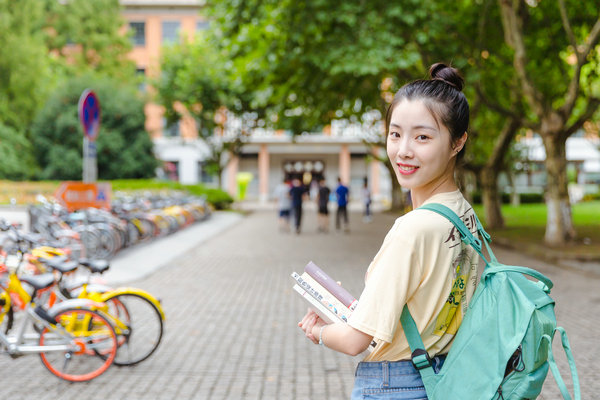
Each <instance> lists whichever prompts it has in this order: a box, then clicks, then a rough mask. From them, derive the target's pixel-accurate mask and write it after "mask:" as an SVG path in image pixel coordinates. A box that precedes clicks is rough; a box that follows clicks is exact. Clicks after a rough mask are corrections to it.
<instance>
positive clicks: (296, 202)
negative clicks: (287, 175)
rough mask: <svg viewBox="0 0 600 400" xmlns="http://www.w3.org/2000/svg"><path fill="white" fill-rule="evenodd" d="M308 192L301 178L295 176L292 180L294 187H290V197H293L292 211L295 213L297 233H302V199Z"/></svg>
mask: <svg viewBox="0 0 600 400" xmlns="http://www.w3.org/2000/svg"><path fill="white" fill-rule="evenodd" d="M304 193H306V188H305V187H304V185H303V184H302V182H300V179H298V178H295V179H294V180H293V181H292V188H291V189H290V197H291V198H292V212H293V213H294V226H295V228H296V233H300V226H301V224H302V200H303V197H304Z"/></svg>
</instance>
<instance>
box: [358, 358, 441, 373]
mask: <svg viewBox="0 0 600 400" xmlns="http://www.w3.org/2000/svg"><path fill="white" fill-rule="evenodd" d="M445 359H446V356H445V355H438V356H435V357H433V358H432V359H431V365H432V366H433V370H434V371H435V372H436V373H438V372H439V370H440V369H441V368H442V365H443V364H444V360H445ZM415 373H416V374H418V373H419V371H418V370H417V369H416V368H415V366H414V364H413V363H412V361H410V360H406V361H404V360H403V361H362V362H360V363H358V366H357V367H356V372H355V374H354V375H355V376H357V377H358V376H361V377H370V378H376V377H382V378H385V377H388V376H395V375H408V374H415Z"/></svg>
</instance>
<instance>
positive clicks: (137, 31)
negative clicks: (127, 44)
mask: <svg viewBox="0 0 600 400" xmlns="http://www.w3.org/2000/svg"><path fill="white" fill-rule="evenodd" d="M129 29H131V30H132V32H133V34H132V35H131V43H132V44H133V45H134V46H145V45H146V23H145V22H130V23H129Z"/></svg>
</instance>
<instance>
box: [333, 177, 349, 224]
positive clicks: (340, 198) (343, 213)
mask: <svg viewBox="0 0 600 400" xmlns="http://www.w3.org/2000/svg"><path fill="white" fill-rule="evenodd" d="M335 195H336V196H337V210H336V212H335V229H336V230H338V231H339V230H340V229H341V223H340V220H341V219H343V220H344V231H345V232H350V226H349V224H348V210H347V207H348V200H349V199H350V190H349V189H348V187H347V186H345V185H344V184H343V183H342V178H340V177H338V186H337V188H336V189H335Z"/></svg>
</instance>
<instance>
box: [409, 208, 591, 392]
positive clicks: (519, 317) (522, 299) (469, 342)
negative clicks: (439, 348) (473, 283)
mask: <svg viewBox="0 0 600 400" xmlns="http://www.w3.org/2000/svg"><path fill="white" fill-rule="evenodd" d="M420 208H421V209H427V210H431V211H434V212H436V213H438V214H441V215H443V216H444V217H446V218H447V219H448V220H450V221H451V222H452V223H453V224H454V226H455V227H456V228H457V229H458V231H459V232H460V235H461V238H462V240H463V242H465V243H466V244H468V245H471V246H473V248H474V249H475V250H476V251H477V253H479V255H480V256H481V257H482V258H483V259H484V260H485V262H486V265H485V269H484V271H483V273H482V276H481V280H480V282H479V285H478V287H477V289H476V290H475V293H474V295H473V298H472V299H471V302H470V303H469V307H468V309H467V312H466V313H465V316H464V319H463V321H462V324H461V326H460V328H459V330H458V332H457V334H456V337H455V339H454V342H453V344H452V347H451V349H450V352H449V353H448V356H447V358H446V360H445V362H444V364H443V366H442V368H441V370H440V371H439V372H438V373H437V374H436V373H435V371H434V370H433V368H432V366H431V363H430V359H429V355H428V354H427V352H426V351H425V350H424V346H423V341H422V340H421V337H420V335H419V331H418V330H417V327H416V324H415V322H414V320H413V318H412V316H411V315H410V312H409V310H408V307H407V306H405V307H404V310H403V312H402V317H401V322H402V327H403V329H404V332H405V334H406V337H407V339H408V343H409V345H410V348H411V351H412V360H413V363H414V364H415V367H416V368H417V369H418V370H419V372H420V374H421V377H422V378H423V383H424V385H425V390H426V391H427V396H428V398H429V399H432V400H439V399H445V400H446V399H460V400H469V399H473V400H488V399H490V400H492V399H493V400H496V399H498V400H500V399H504V400H509V399H535V398H536V397H537V396H538V395H539V394H540V392H541V391H542V385H543V383H544V380H545V379H546V375H547V374H548V368H550V369H551V370H552V374H553V375H554V378H555V379H556V382H557V384H558V387H559V389H560V391H561V393H562V395H563V397H564V398H565V399H571V396H570V394H569V392H568V390H567V387H566V385H565V383H564V381H563V379H562V377H561V376H560V372H559V371H558V368H557V366H556V363H555V361H554V356H553V355H552V340H553V338H554V334H555V333H556V332H558V333H559V334H560V338H561V341H562V345H563V348H564V350H565V352H566V354H567V360H568V362H569V366H570V369H571V375H572V377H573V387H574V394H575V399H577V400H579V399H580V398H581V394H580V389H579V379H578V376H577V370H576V368H575V361H574V360H573V356H572V354H571V349H570V346H569V341H568V339H567V334H566V332H565V331H564V329H563V328H560V327H557V326H556V316H555V314H554V300H552V298H550V296H549V293H550V289H551V288H552V282H551V281H550V280H549V279H548V278H546V277H545V276H544V275H542V274H541V273H539V272H537V271H535V270H533V269H530V268H526V267H517V266H508V265H503V264H501V263H499V262H498V260H497V259H496V257H495V256H494V253H493V252H492V250H491V248H490V246H489V244H488V243H490V242H491V239H490V236H489V235H488V234H487V233H486V232H485V230H484V229H483V227H482V226H481V223H480V222H479V220H477V227H478V231H479V235H480V236H481V237H483V238H484V243H485V246H486V248H487V251H488V254H489V257H490V260H489V261H487V259H486V258H485V257H484V256H483V254H482V247H481V241H480V240H479V239H476V238H475V237H474V236H473V235H472V234H471V232H470V231H469V229H467V227H466V226H465V224H464V223H463V221H462V220H461V219H460V218H459V217H458V216H457V215H456V214H455V213H454V212H453V211H452V210H450V209H449V208H447V207H446V206H443V205H441V204H426V205H424V206H422V207H420ZM525 275H528V276H530V277H532V278H534V279H535V281H533V280H530V279H527V278H526V277H525Z"/></svg>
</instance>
